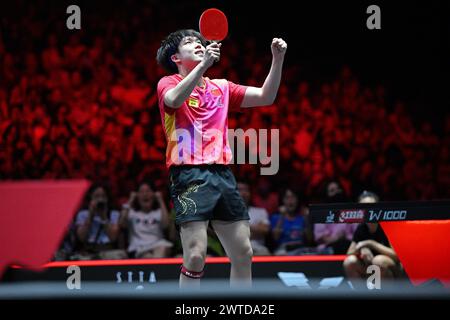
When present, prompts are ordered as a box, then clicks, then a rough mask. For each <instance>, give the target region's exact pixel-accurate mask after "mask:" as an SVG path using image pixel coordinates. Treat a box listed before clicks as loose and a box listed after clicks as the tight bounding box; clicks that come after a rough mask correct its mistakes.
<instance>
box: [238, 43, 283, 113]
mask: <svg viewBox="0 0 450 320" xmlns="http://www.w3.org/2000/svg"><path fill="white" fill-rule="evenodd" d="M271 50H272V66H271V67H270V71H269V74H268V75H267V77H266V81H264V84H263V86H262V87H261V88H258V87H248V88H247V90H246V91H245V96H244V99H243V100H242V104H241V108H249V107H257V106H267V105H271V104H272V103H273V102H274V101H275V98H276V96H277V92H278V88H279V87H280V81H281V70H282V68H283V62H284V55H285V54H286V50H287V44H286V42H285V41H284V40H283V39H281V38H274V39H273V40H272V45H271Z"/></svg>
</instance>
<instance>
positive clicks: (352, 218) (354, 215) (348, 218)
mask: <svg viewBox="0 0 450 320" xmlns="http://www.w3.org/2000/svg"><path fill="white" fill-rule="evenodd" d="M365 214H366V211H365V210H362V209H359V210H356V209H355V210H341V211H340V212H339V222H342V223H361V222H364V216H365Z"/></svg>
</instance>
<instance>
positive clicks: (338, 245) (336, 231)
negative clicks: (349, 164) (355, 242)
mask: <svg viewBox="0 0 450 320" xmlns="http://www.w3.org/2000/svg"><path fill="white" fill-rule="evenodd" d="M346 201H347V196H346V194H345V192H344V190H343V188H342V187H341V185H340V183H339V182H338V180H331V181H329V182H327V183H326V184H325V202H327V203H339V202H346ZM357 226H358V225H357V224H356V223H351V224H347V223H332V224H325V223H317V224H315V225H314V240H315V242H316V244H317V245H318V247H317V249H318V251H319V252H322V253H329V254H346V253H347V250H348V247H349V245H350V243H351V241H352V239H353V233H354V232H355V230H356V227H357Z"/></svg>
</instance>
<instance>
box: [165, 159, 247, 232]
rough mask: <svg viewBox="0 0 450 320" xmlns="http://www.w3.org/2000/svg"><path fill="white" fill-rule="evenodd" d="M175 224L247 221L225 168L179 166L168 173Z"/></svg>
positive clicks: (245, 208)
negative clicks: (209, 221) (208, 221)
mask: <svg viewBox="0 0 450 320" xmlns="http://www.w3.org/2000/svg"><path fill="white" fill-rule="evenodd" d="M169 178H170V196H171V198H172V201H173V203H174V206H175V212H176V219H175V223H176V224H177V225H180V224H182V223H184V222H188V221H207V220H223V221H238V220H249V219H250V218H249V216H248V210H247V206H246V205H245V203H244V200H242V197H241V195H240V194H239V191H238V189H237V186H236V179H235V178H234V176H233V173H232V172H231V170H230V168H228V167H227V166H225V165H216V164H213V165H182V166H171V167H170V169H169Z"/></svg>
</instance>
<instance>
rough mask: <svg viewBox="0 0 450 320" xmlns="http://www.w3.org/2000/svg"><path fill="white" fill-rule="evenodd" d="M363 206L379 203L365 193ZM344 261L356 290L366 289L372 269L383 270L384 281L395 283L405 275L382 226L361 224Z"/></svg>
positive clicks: (375, 196)
mask: <svg viewBox="0 0 450 320" xmlns="http://www.w3.org/2000/svg"><path fill="white" fill-rule="evenodd" d="M358 202H360V203H375V202H378V196H377V195H376V194H375V193H373V192H370V191H364V192H363V193H362V194H361V195H360V196H359V198H358ZM347 254H348V256H347V258H346V259H345V261H344V270H345V273H346V275H347V277H348V278H349V279H350V280H351V281H352V283H353V285H354V287H355V288H364V287H365V283H363V282H362V280H363V279H366V278H367V273H366V269H367V267H368V266H370V265H376V266H378V267H380V271H381V277H382V279H391V278H395V277H398V276H399V275H400V274H401V265H400V261H399V260H398V257H397V254H396V253H395V251H394V250H393V249H392V246H391V244H390V243H389V240H388V238H387V237H386V235H385V233H384V231H383V229H382V228H381V226H380V225H379V224H378V223H362V224H360V225H359V226H358V227H357V229H356V231H355V234H354V236H353V241H352V243H351V244H350V247H349V248H348V252H347Z"/></svg>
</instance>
